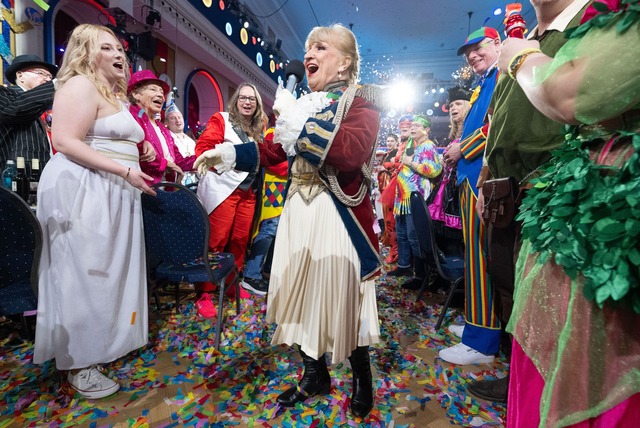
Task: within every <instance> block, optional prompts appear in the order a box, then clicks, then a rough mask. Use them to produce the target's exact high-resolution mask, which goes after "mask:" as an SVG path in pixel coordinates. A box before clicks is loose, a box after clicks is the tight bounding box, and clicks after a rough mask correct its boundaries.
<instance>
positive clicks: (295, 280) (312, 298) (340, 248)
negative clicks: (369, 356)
mask: <svg viewBox="0 0 640 428" xmlns="http://www.w3.org/2000/svg"><path fill="white" fill-rule="evenodd" d="M267 321H269V322H275V323H277V327H276V330H275V333H274V335H273V339H272V343H273V344H288V345H293V344H298V345H300V347H301V349H302V351H303V352H304V353H306V354H307V355H309V356H311V357H312V358H315V359H318V358H319V357H320V356H321V355H322V354H324V353H325V352H330V353H332V358H331V361H332V363H333V364H335V363H338V362H340V361H343V360H344V359H346V358H347V357H349V355H351V352H352V351H353V350H354V349H355V348H356V347H357V346H367V345H372V344H375V343H378V342H379V341H380V326H379V322H378V308H377V304H376V293H375V281H374V280H368V281H361V280H360V259H359V258H358V253H357V252H356V249H355V247H354V246H353V244H352V242H351V239H350V238H349V235H348V233H347V230H346V228H345V226H344V224H343V223H342V220H341V219H340V216H339V214H338V211H337V210H336V207H335V206H334V203H333V201H332V200H331V197H330V196H329V194H327V193H326V192H325V193H321V194H320V195H318V196H316V197H315V199H313V201H312V202H311V203H310V204H309V205H307V204H306V203H305V202H304V200H303V199H302V197H300V195H299V194H297V193H296V194H294V195H291V197H290V198H289V199H287V202H286V204H285V206H284V210H283V212H282V216H281V217H280V222H279V225H278V231H277V234H276V241H275V247H274V253H273V264H272V268H271V279H270V282H269V297H268V303H267Z"/></svg>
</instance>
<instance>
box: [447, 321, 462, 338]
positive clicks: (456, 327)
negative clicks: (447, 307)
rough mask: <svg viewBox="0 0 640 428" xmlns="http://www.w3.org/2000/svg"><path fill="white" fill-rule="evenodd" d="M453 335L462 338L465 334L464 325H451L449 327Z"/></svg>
mask: <svg viewBox="0 0 640 428" xmlns="http://www.w3.org/2000/svg"><path fill="white" fill-rule="evenodd" d="M447 330H449V331H450V332H451V333H453V334H455V335H456V336H458V337H459V338H462V333H463V332H464V325H457V324H451V325H450V326H449V327H447Z"/></svg>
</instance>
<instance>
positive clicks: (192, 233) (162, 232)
mask: <svg viewBox="0 0 640 428" xmlns="http://www.w3.org/2000/svg"><path fill="white" fill-rule="evenodd" d="M153 187H154V189H155V190H156V192H157V193H158V195H157V196H155V197H154V196H150V195H147V194H143V195H142V214H143V218H144V235H145V245H146V249H147V264H148V265H149V266H150V270H151V275H152V276H153V277H154V278H155V279H157V280H166V281H169V282H171V283H175V286H176V287H178V286H179V283H180V282H189V283H193V282H212V283H213V284H216V285H217V286H218V291H219V298H218V319H217V323H216V338H215V343H216V348H218V349H219V347H220V331H221V329H222V319H223V315H224V310H223V309H224V306H223V305H224V294H225V289H226V287H228V286H234V287H236V313H238V314H239V313H240V297H239V296H240V289H239V283H238V281H237V276H238V272H237V269H236V267H235V259H234V257H233V254H229V253H213V252H209V216H208V215H207V213H206V211H205V210H204V208H203V206H202V204H201V203H200V200H199V199H198V197H197V196H196V195H195V193H193V192H192V191H191V190H189V189H188V188H186V187H185V186H182V185H180V184H176V183H157V184H155V185H154V186H153ZM229 275H231V281H227V278H228V277H229ZM227 283H228V284H231V285H228V286H227V285H225V284H227ZM176 290H177V288H176ZM176 293H177V291H176Z"/></svg>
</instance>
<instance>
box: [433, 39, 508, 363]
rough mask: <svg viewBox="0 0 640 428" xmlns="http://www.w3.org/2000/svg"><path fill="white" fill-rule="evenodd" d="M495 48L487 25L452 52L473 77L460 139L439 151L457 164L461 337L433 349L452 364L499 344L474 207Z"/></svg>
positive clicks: (482, 355) (487, 354)
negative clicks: (462, 245) (461, 262)
mask: <svg viewBox="0 0 640 428" xmlns="http://www.w3.org/2000/svg"><path fill="white" fill-rule="evenodd" d="M499 53H500V36H499V35H498V31H496V30H495V29H493V28H490V27H480V28H479V29H477V30H476V31H474V32H472V33H471V34H469V36H468V37H467V39H466V40H465V42H464V44H463V45H462V46H461V47H460V48H459V49H458V55H463V56H464V58H465V59H466V61H467V63H468V64H469V66H471V68H473V71H474V73H475V74H476V75H478V77H479V80H478V85H477V87H476V88H475V90H474V91H473V94H472V96H471V100H470V102H471V109H470V110H469V113H468V115H467V118H466V119H465V121H464V125H463V128H462V135H461V137H460V142H459V143H455V144H452V145H450V146H449V148H448V150H447V151H446V153H445V154H444V157H443V158H444V161H445V162H447V164H449V165H451V166H453V165H456V166H457V174H458V185H459V192H460V211H461V214H462V215H461V217H462V231H463V236H464V243H465V251H464V253H465V254H464V260H465V318H466V324H465V326H464V329H462V334H461V336H462V341H461V343H459V344H457V345H454V346H451V347H449V348H445V349H442V350H441V351H440V352H439V356H440V358H442V359H443V360H445V361H448V362H450V363H454V364H480V363H490V362H492V361H493V360H494V358H495V354H497V353H498V350H499V347H500V321H499V320H498V318H497V317H496V314H495V309H494V302H493V298H492V297H493V296H492V293H491V286H490V283H489V276H488V274H487V262H486V257H485V253H484V251H485V247H486V246H485V243H484V239H485V233H484V223H483V221H482V219H481V218H480V217H479V216H478V215H477V214H476V211H475V206H476V201H477V199H478V189H477V188H476V184H477V182H478V176H479V175H480V170H481V169H482V157H483V155H484V148H485V138H486V135H487V133H486V130H487V128H488V123H487V121H486V117H487V113H488V107H489V102H490V101H491V97H492V95H493V90H494V88H495V85H496V82H497V80H498V69H497V67H496V65H497V61H498V55H499ZM458 333H459V331H458Z"/></svg>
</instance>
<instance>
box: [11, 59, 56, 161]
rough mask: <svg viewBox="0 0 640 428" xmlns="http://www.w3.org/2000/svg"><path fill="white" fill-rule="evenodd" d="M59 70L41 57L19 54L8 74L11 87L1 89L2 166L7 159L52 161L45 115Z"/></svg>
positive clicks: (49, 105) (51, 99)
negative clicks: (43, 116) (54, 79)
mask: <svg viewBox="0 0 640 428" xmlns="http://www.w3.org/2000/svg"><path fill="white" fill-rule="evenodd" d="M57 72H58V67H56V66H55V65H53V64H49V63H47V62H44V61H42V60H41V59H40V58H39V57H38V56H37V55H18V56H17V57H15V58H14V59H13V62H12V63H11V65H10V66H9V67H7V69H6V71H5V73H4V74H5V77H6V79H7V80H8V81H9V83H11V86H8V87H5V86H0V167H4V165H5V164H6V163H7V160H9V159H12V160H16V158H18V157H23V158H25V161H27V162H30V161H31V160H32V159H38V160H39V162H40V167H41V168H42V166H43V165H44V163H46V162H47V161H48V160H49V158H50V153H51V149H50V144H49V138H48V136H47V129H46V126H47V125H46V123H45V122H44V121H43V120H42V119H41V115H42V114H43V113H44V112H46V111H47V110H48V109H49V108H50V107H51V104H52V103H53V95H54V92H55V90H54V85H53V78H54V77H55V75H56V73H57Z"/></svg>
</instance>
